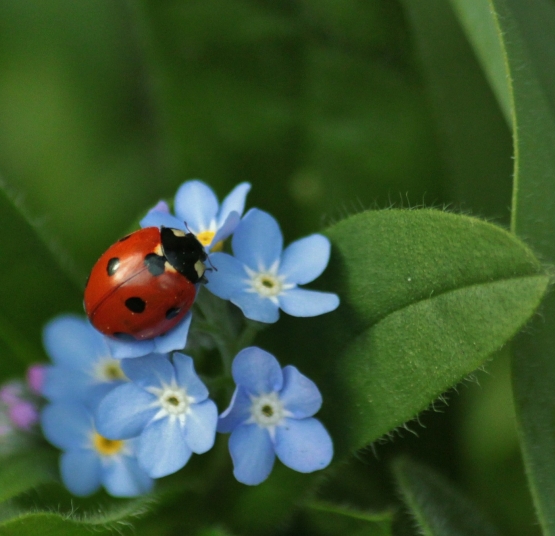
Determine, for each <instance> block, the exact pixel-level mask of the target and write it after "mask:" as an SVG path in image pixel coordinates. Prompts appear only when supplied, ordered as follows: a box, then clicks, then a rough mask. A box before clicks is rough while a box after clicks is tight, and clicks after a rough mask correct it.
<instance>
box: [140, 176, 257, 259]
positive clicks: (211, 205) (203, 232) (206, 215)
mask: <svg viewBox="0 0 555 536" xmlns="http://www.w3.org/2000/svg"><path fill="white" fill-rule="evenodd" d="M250 189H251V185H250V184H249V183H248V182H242V183H241V184H238V185H237V186H236V187H235V188H234V189H233V190H232V191H231V193H230V194H229V195H228V196H227V197H226V198H225V199H224V200H223V201H222V204H221V205H220V204H219V203H218V198H217V197H216V194H215V193H214V191H213V190H212V188H210V187H209V186H208V185H207V184H205V183H204V182H202V181H199V180H192V181H187V182H185V183H183V184H182V185H181V186H180V187H179V189H178V190H177V194H176V195H175V199H174V210H175V216H173V215H172V214H170V212H169V209H168V206H167V205H166V204H165V203H164V202H163V201H162V202H160V203H158V204H157V205H156V206H155V207H154V208H153V209H151V210H150V211H149V212H148V214H147V215H146V216H145V217H144V218H143V219H142V220H141V227H160V226H164V227H171V228H174V229H181V230H182V231H187V232H191V233H193V234H194V235H195V236H196V237H197V239H198V241H199V242H200V243H201V244H202V245H203V246H204V247H205V248H206V250H207V251H210V250H211V249H213V248H214V247H216V246H217V245H218V244H219V243H220V242H221V241H222V240H225V239H226V238H227V237H228V236H230V235H231V233H233V231H234V230H235V228H236V227H237V224H238V223H239V220H240V219H241V216H242V215H243V211H244V210H245V201H246V198H247V194H248V193H249V191H250Z"/></svg>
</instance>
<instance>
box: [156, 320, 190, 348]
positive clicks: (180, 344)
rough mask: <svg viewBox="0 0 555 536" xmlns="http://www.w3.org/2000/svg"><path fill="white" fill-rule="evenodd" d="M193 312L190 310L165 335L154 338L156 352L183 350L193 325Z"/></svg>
mask: <svg viewBox="0 0 555 536" xmlns="http://www.w3.org/2000/svg"><path fill="white" fill-rule="evenodd" d="M192 319H193V313H192V312H191V311H189V312H188V313H187V314H186V315H185V316H184V317H183V319H182V320H181V321H180V322H179V324H177V325H176V326H174V327H173V328H172V329H170V330H169V331H168V332H167V333H165V334H164V335H159V336H158V337H155V338H154V350H153V351H154V352H156V353H158V354H166V353H169V352H173V351H174V350H183V348H185V346H186V345H187V336H188V335H189V328H190V327H191V320H192Z"/></svg>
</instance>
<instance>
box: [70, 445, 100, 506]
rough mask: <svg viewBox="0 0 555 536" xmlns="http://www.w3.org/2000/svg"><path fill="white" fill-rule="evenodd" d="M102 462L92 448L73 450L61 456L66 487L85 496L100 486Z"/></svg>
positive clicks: (76, 493) (74, 493)
mask: <svg viewBox="0 0 555 536" xmlns="http://www.w3.org/2000/svg"><path fill="white" fill-rule="evenodd" d="M101 471H102V467H101V463H100V459H99V457H98V456H97V455H96V454H95V453H94V452H93V451H91V450H71V451H69V452H64V453H63V454H62V456H61V457H60V473H61V475H62V480H63V482H64V484H65V486H66V488H67V489H68V490H69V491H70V492H71V493H73V495H78V496H81V497H84V496H86V495H90V494H91V493H94V492H95V491H96V490H98V488H100V483H101Z"/></svg>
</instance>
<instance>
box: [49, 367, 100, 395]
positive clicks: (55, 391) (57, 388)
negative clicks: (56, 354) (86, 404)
mask: <svg viewBox="0 0 555 536" xmlns="http://www.w3.org/2000/svg"><path fill="white" fill-rule="evenodd" d="M92 381H93V380H92V378H91V377H90V376H89V375H88V374H87V373H86V372H85V371H84V370H74V369H70V368H69V367H66V366H64V365H62V366H58V365H54V366H46V367H45V371H44V384H43V386H42V394H43V395H44V396H45V397H46V398H48V399H50V400H62V399H73V400H86V399H87V398H88V396H89V394H90V387H91V384H92Z"/></svg>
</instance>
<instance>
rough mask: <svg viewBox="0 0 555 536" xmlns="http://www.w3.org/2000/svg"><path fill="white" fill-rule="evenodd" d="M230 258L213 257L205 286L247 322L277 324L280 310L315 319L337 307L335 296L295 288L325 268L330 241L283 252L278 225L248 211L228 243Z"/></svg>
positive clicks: (309, 241)
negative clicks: (243, 316)
mask: <svg viewBox="0 0 555 536" xmlns="http://www.w3.org/2000/svg"><path fill="white" fill-rule="evenodd" d="M231 245H232V249H233V254H234V256H231V255H228V254H226V253H214V254H212V255H211V256H210V262H211V263H212V265H213V266H214V268H215V271H213V272H212V273H211V274H210V275H209V277H208V279H209V281H208V283H207V285H206V287H207V289H208V290H210V291H211V292H212V293H213V294H215V295H216V296H218V297H220V298H223V299H225V300H230V301H231V302H232V303H234V304H235V305H237V306H238V307H239V308H240V309H241V310H242V311H243V314H244V315H245V316H246V317H247V318H250V319H251V320H258V321H260V322H268V323H270V322H276V321H277V320H278V318H279V309H281V310H282V311H284V312H286V313H287V314H290V315H292V316H303V317H306V316H317V315H321V314H324V313H328V312H330V311H333V310H334V309H336V308H337V306H338V305H339V298H338V296H337V294H333V293H331V292H317V291H314V290H306V289H301V288H299V285H304V284H306V283H309V282H311V281H313V280H314V279H316V278H317V277H318V276H319V275H320V274H321V273H322V272H323V271H324V269H325V268H326V266H327V265H328V261H329V258H330V242H329V240H328V239H327V238H326V237H325V236H323V235H320V234H313V235H310V236H307V237H305V238H302V239H300V240H297V241H296V242H293V243H292V244H290V245H289V246H288V247H287V248H285V250H283V236H282V234H281V230H280V228H279V225H278V223H277V221H276V220H275V219H274V218H273V217H272V216H270V214H268V213H267V212H264V211H262V210H259V209H251V210H249V212H248V213H247V214H246V215H245V217H244V218H243V219H242V220H241V223H240V224H239V225H238V227H237V229H236V230H235V233H234V234H233V238H232V241H231Z"/></svg>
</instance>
